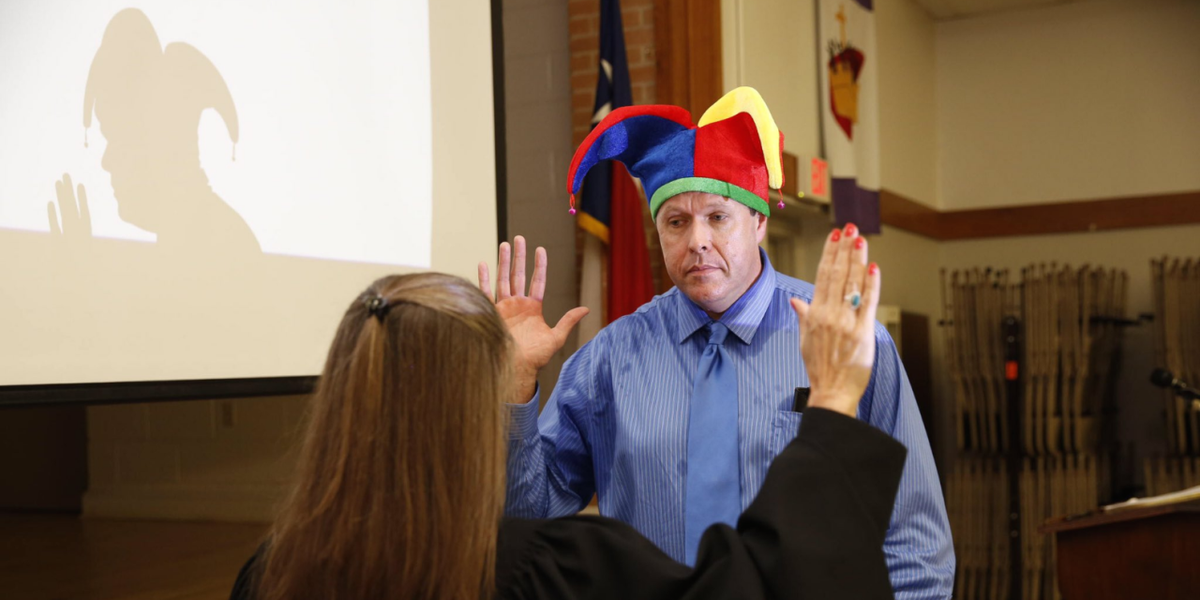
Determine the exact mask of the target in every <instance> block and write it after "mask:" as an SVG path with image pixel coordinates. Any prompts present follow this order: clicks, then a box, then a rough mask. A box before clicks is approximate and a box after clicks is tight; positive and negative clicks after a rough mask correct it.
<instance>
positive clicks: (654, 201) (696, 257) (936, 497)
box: [480, 88, 955, 598]
mask: <svg viewBox="0 0 1200 600" xmlns="http://www.w3.org/2000/svg"><path fill="white" fill-rule="evenodd" d="M782 145H783V136H782V134H781V133H780V132H779V130H778V128H777V127H776V125H775V122H774V120H773V119H772V118H771V114H770V112H769V111H768V110H767V107H766V104H765V103H764V102H763V100H762V98H761V97H760V96H759V94H758V92H756V91H755V90H753V89H750V88H739V89H736V90H733V91H732V92H730V93H729V94H727V95H726V96H725V97H723V98H722V99H720V100H719V101H718V102H717V103H716V104H714V105H713V106H712V107H711V108H709V109H708V111H706V112H705V114H704V115H703V116H702V117H701V119H700V121H699V123H698V124H695V125H694V124H693V123H692V121H691V116H690V115H689V113H688V112H687V111H685V110H684V109H682V108H679V107H675V106H632V107H625V108H620V109H618V110H615V111H613V112H612V113H611V114H609V115H608V116H607V117H606V118H605V119H604V120H603V121H602V122H601V123H600V124H599V125H598V126H597V127H596V128H595V129H594V130H593V131H592V133H591V134H590V135H589V136H588V137H587V139H585V140H584V142H583V144H582V145H581V146H580V147H579V149H578V150H577V151H576V153H575V157H574V160H573V161H572V163H571V168H570V171H569V172H568V176H567V177H568V182H567V186H568V191H569V192H571V193H572V204H574V196H573V194H574V193H575V192H577V191H578V190H579V189H580V187H581V185H582V183H583V177H584V175H585V174H586V173H587V171H588V170H589V169H590V168H591V167H592V166H594V165H595V164H596V163H597V162H599V161H601V160H618V161H621V162H622V163H624V164H625V166H626V167H627V168H628V169H629V171H630V173H632V174H633V175H634V176H636V177H639V178H640V179H641V181H642V184H643V186H644V188H645V190H646V194H647V196H648V197H649V201H650V211H651V214H652V215H653V216H654V219H655V225H656V227H657V230H658V234H659V237H660V238H661V241H662V247H663V257H664V259H665V264H666V266H667V271H668V273H669V274H670V276H671V280H672V281H673V282H674V284H675V287H674V288H673V289H671V290H670V291H668V292H667V293H665V294H663V295H661V296H657V297H655V298H654V299H653V300H651V301H650V302H648V303H647V304H645V305H643V306H642V307H641V308H639V309H638V310H637V312H635V313H634V314H631V315H628V316H625V317H623V318H621V319H619V320H617V321H616V322H614V323H612V324H610V325H609V326H608V327H606V328H604V329H603V330H602V331H601V332H600V333H599V334H598V335H597V336H596V337H595V338H594V339H593V340H592V341H590V342H588V343H587V344H585V345H584V346H583V347H582V348H580V349H579V351H578V352H576V353H575V354H574V355H573V356H572V357H571V358H570V359H569V360H568V361H567V362H566V364H565V365H564V366H563V369H562V373H561V374H560V376H559V379H558V385H557V386H556V387H555V389H554V393H553V395H552V397H551V398H550V399H549V401H548V402H547V403H546V406H545V408H544V409H543V411H542V413H541V415H540V417H539V415H538V412H537V411H538V404H539V400H540V399H539V394H538V392H537V372H538V370H539V369H541V368H542V367H544V366H545V365H546V364H547V362H549V359H550V357H551V355H552V354H553V353H554V351H556V350H557V348H559V347H561V346H562V343H563V340H564V339H565V338H566V333H567V331H569V329H570V328H571V327H572V326H573V325H574V324H575V323H576V322H578V320H579V319H580V318H582V316H583V315H584V314H586V309H583V308H577V309H574V310H572V311H570V312H568V313H567V314H566V315H565V316H564V317H563V319H562V321H560V322H559V324H558V325H557V326H556V327H554V328H550V327H549V326H548V325H547V324H546V323H545V320H544V318H543V316H542V307H541V294H542V291H543V290H544V289H545V273H546V260H547V259H546V254H545V251H544V250H543V249H541V248H539V249H538V250H537V253H536V256H535V261H534V265H535V267H534V269H535V270H534V274H533V278H532V286H531V289H530V292H529V294H528V295H526V292H525V242H524V240H523V239H522V238H521V237H517V238H516V240H515V252H514V249H513V248H510V247H509V245H508V244H507V243H504V244H501V246H500V259H499V272H498V274H497V275H498V276H497V283H498V285H497V298H496V299H497V308H498V310H500V313H501V314H502V315H503V316H504V317H505V319H506V322H507V323H508V324H509V327H510V330H511V331H512V333H513V336H514V338H515V339H516V342H517V346H518V348H519V352H518V356H519V360H518V365H517V373H518V377H517V383H518V386H517V390H516V392H515V394H516V397H515V398H514V401H513V404H511V405H510V406H509V407H508V408H509V411H510V413H511V414H510V417H511V426H510V427H511V433H510V453H509V463H508V465H509V467H508V497H507V505H506V511H507V513H508V514H509V515H510V516H516V517H525V518H547V517H556V516H562V515H567V514H572V513H575V512H577V511H579V510H580V509H582V508H583V507H584V506H585V505H586V504H587V502H588V501H589V500H590V499H591V497H592V495H593V494H596V495H597V496H598V498H599V507H600V512H601V513H602V514H604V515H607V516H611V517H615V518H618V519H621V520H623V521H626V522H628V523H629V524H631V525H633V526H634V527H635V528H637V529H638V530H639V531H641V532H642V533H643V534H645V535H646V537H648V538H649V539H651V540H652V541H653V542H654V543H656V544H657V545H658V546H659V547H660V548H661V549H662V550H663V551H665V552H666V553H667V554H669V555H670V556H672V557H674V558H675V559H676V560H679V561H681V562H685V563H687V564H695V562H696V561H697V552H699V551H701V550H702V547H701V546H700V544H699V540H700V538H701V534H702V533H703V532H704V530H705V529H707V528H708V526H709V525H711V524H713V523H717V522H723V523H728V524H731V525H733V524H735V523H736V521H737V518H738V515H739V514H740V513H741V512H742V510H743V509H745V508H746V507H747V506H748V505H749V504H750V502H751V501H752V500H753V499H754V497H755V495H756V494H757V493H758V491H759V487H760V486H761V485H762V483H763V480H764V478H765V476H766V472H767V469H768V467H769V466H770V464H771V461H772V459H773V458H774V457H775V456H776V455H777V454H779V453H780V452H781V451H782V449H783V448H784V447H785V446H786V445H787V444H788V442H789V441H791V439H792V438H794V437H795V436H796V435H797V432H798V429H799V425H800V421H801V420H802V419H803V412H802V411H803V408H804V403H803V401H802V399H803V398H804V394H805V393H806V392H808V391H809V390H811V393H812V394H814V395H815V394H822V395H823V396H824V395H828V394H836V393H837V391H836V390H840V389H862V387H861V386H860V387H858V388H852V387H848V386H847V387H839V386H841V385H843V384H844V382H843V381H839V378H840V377H843V375H844V374H843V373H841V372H838V371H837V370H836V369H834V370H833V371H831V370H830V368H829V366H828V365H826V364H821V362H820V361H816V362H812V363H811V364H806V362H805V360H804V359H803V358H802V356H801V354H802V353H801V351H800V348H801V327H803V332H804V336H805V337H810V336H811V337H812V339H819V338H820V336H822V335H825V334H824V333H823V332H827V331H829V330H831V328H832V329H836V328H837V327H841V326H843V325H845V323H835V322H831V321H829V320H828V319H823V320H822V322H814V321H810V320H806V319H805V316H806V315H807V314H808V311H807V307H808V305H809V303H817V302H821V303H822V306H828V305H830V304H831V303H843V306H845V311H844V312H845V314H846V315H847V316H846V317H845V320H846V321H847V322H850V323H853V322H856V321H862V320H857V319H855V318H854V316H853V315H855V314H856V312H855V311H856V310H857V308H858V306H859V305H860V303H861V299H862V294H863V293H867V292H869V291H870V289H868V288H867V287H865V284H866V283H869V282H870V281H872V280H871V277H875V276H876V274H877V272H878V267H876V266H875V265H874V264H870V265H868V263H867V248H866V240H865V239H864V238H863V237H861V236H860V235H859V233H858V231H857V230H856V229H855V227H854V226H853V225H849V226H847V227H846V229H845V230H834V231H833V232H832V233H831V234H830V235H829V236H828V238H827V239H826V243H825V252H824V254H823V256H822V261H821V266H820V270H819V272H818V276H817V281H816V285H815V286H814V285H813V284H810V283H806V282H803V281H800V280H797V279H793V278H791V277H788V276H786V275H784V274H782V273H778V272H776V271H775V270H774V269H773V268H772V267H771V261H770V260H769V259H768V258H767V256H766V253H765V252H763V251H762V250H761V249H760V248H759V244H760V243H761V242H762V240H763V238H764V236H765V235H766V231H767V218H768V217H769V216H770V211H771V206H770V198H769V196H768V193H769V190H770V189H776V190H778V189H779V188H780V187H782V185H783V173H782V169H781V166H780V161H781V153H782ZM514 254H515V256H512V255H514ZM510 258H511V259H513V260H512V265H511V267H510V265H509V261H510ZM847 273H849V275H848V276H847ZM489 279H490V273H489V271H488V268H487V266H486V264H483V263H481V264H480V285H481V287H483V288H484V290H485V292H487V293H489V294H490V293H491V284H490V282H489ZM829 281H849V282H851V283H849V284H847V285H846V287H845V289H839V290H832V289H831V288H832V285H831V284H829V283H828V282H829ZM875 281H876V282H877V277H876V279H875ZM823 282H826V283H823ZM855 282H858V283H855ZM793 310H795V314H793ZM822 313H823V314H826V315H827V314H830V313H828V312H825V311H822ZM797 314H798V315H799V316H800V319H799V321H800V323H802V324H803V325H798V323H797V321H798V320H797V318H796V316H797ZM862 322H864V323H866V325H865V326H868V327H869V326H871V324H874V328H875V339H876V344H875V350H874V352H875V357H874V368H873V370H872V371H871V372H870V373H871V374H870V380H869V382H859V383H863V384H865V385H866V390H867V391H866V393H865V394H864V395H863V396H862V401H861V403H860V405H859V409H858V416H859V418H860V419H862V420H864V421H867V422H869V423H871V424H872V425H874V426H876V427H878V428H879V429H881V430H883V431H885V432H887V433H888V434H890V435H892V436H893V437H894V438H895V439H897V440H899V441H900V442H902V443H903V444H904V445H905V446H906V447H907V448H908V451H909V452H908V458H907V461H906V463H905V468H904V477H903V479H902V481H901V484H900V490H899V495H898V496H897V500H896V505H895V509H894V512H893V515H892V519H891V523H890V526H889V528H888V534H887V537H886V539H884V540H880V543H881V547H882V551H883V552H884V554H885V557H886V559H887V563H888V570H889V576H890V578H891V582H892V586H893V588H894V590H895V592H896V597H897V598H948V597H949V596H950V593H951V590H952V584H953V579H954V564H955V560H954V550H953V546H952V544H951V539H950V530H949V524H948V522H947V518H946V509H945V505H944V503H943V500H942V492H941V487H940V484H939V482H938V476H937V472H936V469H935V467H934V464H933V456H932V453H931V452H930V449H929V440H928V438H927V436H926V433H925V429H924V426H923V425H922V422H921V417H920V414H919V413H918V411H917V404H916V401H915V399H914V397H913V392H912V388H911V386H910V385H909V382H908V378H907V376H906V374H905V372H904V367H903V365H902V364H901V363H900V358H899V356H898V354H897V352H896V346H895V344H894V342H893V341H892V339H891V337H890V336H889V335H888V333H887V330H886V329H885V328H884V327H883V326H882V325H879V324H878V323H875V322H874V320H873V319H870V320H865V321H862ZM861 372H863V373H865V372H866V371H865V370H862V371H861ZM831 460H834V459H833V458H831ZM812 493H821V492H820V490H813V492H812ZM831 525H832V526H834V527H851V526H853V525H852V524H849V523H843V524H837V523H835V524H831ZM781 539H782V538H781ZM764 568H769V565H764ZM846 568H850V569H853V568H855V567H854V565H846Z"/></svg>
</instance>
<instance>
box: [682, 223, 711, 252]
mask: <svg viewBox="0 0 1200 600" xmlns="http://www.w3.org/2000/svg"><path fill="white" fill-rule="evenodd" d="M688 234H689V238H688V250H691V251H692V252H697V253H701V252H708V251H709V250H711V249H712V231H711V230H710V229H709V228H708V227H707V226H705V225H703V224H701V223H693V224H692V227H691V231H689V232H688Z"/></svg>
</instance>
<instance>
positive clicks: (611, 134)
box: [567, 87, 783, 217]
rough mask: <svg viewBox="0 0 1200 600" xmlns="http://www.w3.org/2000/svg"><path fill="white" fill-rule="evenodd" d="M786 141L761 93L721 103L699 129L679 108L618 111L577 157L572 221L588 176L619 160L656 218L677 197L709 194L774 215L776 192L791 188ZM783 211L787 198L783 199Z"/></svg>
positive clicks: (571, 175)
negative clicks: (784, 161)
mask: <svg viewBox="0 0 1200 600" xmlns="http://www.w3.org/2000/svg"><path fill="white" fill-rule="evenodd" d="M782 155H783V134H782V133H780V132H779V128H778V127H776V126H775V120H774V119H772V118H771V111H770V110H768V109H767V104H766V103H765V102H763V99H762V96H760V95H758V91H757V90H755V89H754V88H749V87H740V88H737V89H735V90H733V91H731V92H729V93H728V94H725V96H724V97H723V98H721V99H720V100H718V101H717V102H716V104H713V105H712V106H711V107H709V109H708V110H707V111H705V112H704V116H702V117H700V123H699V125H693V124H692V116H691V114H690V113H688V111H686V110H684V109H682V108H680V107H678V106H668V105H646V106H626V107H623V108H618V109H617V110H614V111H612V112H611V113H609V114H608V116H607V117H605V118H604V120H603V121H601V122H600V124H599V125H597V126H596V128H595V129H593V130H592V132H591V134H589V135H588V136H587V139H585V140H583V144H581V145H580V146H579V149H578V150H576V151H575V158H574V159H572V160H571V169H570V170H569V171H568V172H567V191H568V192H570V193H571V214H575V194H577V193H578V192H579V188H580V187H582V186H583V177H584V175H587V172H588V170H589V169H591V168H592V167H593V166H595V165H596V163H598V162H600V161H602V160H617V161H620V162H622V163H624V165H625V167H626V168H627V169H629V172H630V173H632V174H633V176H634V177H638V178H640V179H641V180H642V186H643V187H644V188H645V189H646V196H647V197H648V198H649V199H650V214H651V215H654V216H658V209H659V208H661V207H662V205H663V203H664V202H666V201H667V200H669V199H670V198H671V197H672V196H675V195H677V194H682V193H684V192H709V193H712V194H717V195H720V196H724V197H726V198H729V199H731V200H736V201H738V202H741V203H742V204H745V205H746V206H749V207H750V208H752V209H754V210H756V211H758V212H760V213H762V214H764V215H766V216H768V217H769V216H771V207H770V200H769V198H768V196H767V194H768V192H769V190H770V189H775V190H779V189H780V188H782V187H783V167H782V163H781V160H782ZM779 208H783V196H782V195H781V196H780V199H779Z"/></svg>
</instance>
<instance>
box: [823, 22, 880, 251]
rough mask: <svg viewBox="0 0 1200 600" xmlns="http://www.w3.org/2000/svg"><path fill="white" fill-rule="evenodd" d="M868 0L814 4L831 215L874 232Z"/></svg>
mask: <svg viewBox="0 0 1200 600" xmlns="http://www.w3.org/2000/svg"><path fill="white" fill-rule="evenodd" d="M873 5H874V2H873V0H820V16H819V23H820V24H819V26H818V28H819V29H818V31H819V35H820V39H821V41H822V49H821V65H820V68H819V69H818V71H819V72H820V74H821V115H822V116H821V128H822V131H823V132H824V140H825V156H826V157H828V160H829V172H830V181H831V187H832V195H833V215H834V219H835V221H836V222H837V224H838V225H839V226H840V225H845V224H846V223H854V224H856V225H857V226H858V228H859V230H861V231H862V232H863V233H879V230H880V225H881V223H880V219H879V86H878V83H877V82H878V76H877V73H878V65H879V55H878V54H876V53H875V13H874V10H873V8H874V6H873Z"/></svg>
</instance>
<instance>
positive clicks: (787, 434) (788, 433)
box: [769, 410, 804, 460]
mask: <svg viewBox="0 0 1200 600" xmlns="http://www.w3.org/2000/svg"><path fill="white" fill-rule="evenodd" d="M803 417H804V413H800V412H796V411H793V410H781V411H779V412H777V413H775V421H774V422H773V423H772V424H771V447H770V451H771V456H770V457H769V458H770V460H775V457H776V456H779V453H780V452H783V449H784V448H786V447H787V445H788V443H790V442H791V441H792V440H793V439H795V438H796V434H798V433H800V419H801V418H803Z"/></svg>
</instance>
